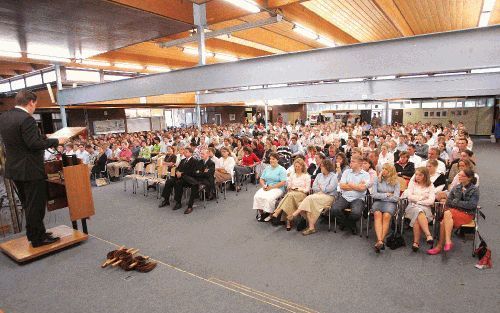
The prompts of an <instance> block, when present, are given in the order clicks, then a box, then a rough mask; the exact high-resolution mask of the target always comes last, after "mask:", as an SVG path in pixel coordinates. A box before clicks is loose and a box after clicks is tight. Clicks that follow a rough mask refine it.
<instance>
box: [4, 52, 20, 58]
mask: <svg viewBox="0 0 500 313" xmlns="http://www.w3.org/2000/svg"><path fill="white" fill-rule="evenodd" d="M0 57H7V58H21V57H22V54H21V52H10V51H0Z"/></svg>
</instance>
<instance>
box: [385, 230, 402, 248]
mask: <svg viewBox="0 0 500 313" xmlns="http://www.w3.org/2000/svg"><path fill="white" fill-rule="evenodd" d="M385 243H386V245H387V246H388V247H389V248H391V250H396V249H397V248H400V247H404V246H406V243H405V240H404V238H403V237H402V236H401V234H400V233H399V232H392V233H391V234H390V235H389V236H388V237H387V239H386V240H385Z"/></svg>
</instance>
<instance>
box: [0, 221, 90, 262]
mask: <svg viewBox="0 0 500 313" xmlns="http://www.w3.org/2000/svg"><path fill="white" fill-rule="evenodd" d="M47 231H49V232H52V234H53V235H54V236H58V237H60V238H61V239H60V240H59V241H57V242H55V243H53V244H51V245H46V246H41V247H38V248H33V247H32V246H31V244H30V242H29V241H28V239H27V238H26V236H23V237H20V238H17V239H13V240H9V241H6V242H3V243H0V250H2V251H3V252H4V253H5V254H7V255H8V256H10V257H11V258H12V259H14V260H15V261H16V262H19V263H22V262H26V261H29V260H32V259H34V258H37V257H40V256H42V255H45V254H48V253H51V252H54V251H57V250H60V249H62V248H65V247H68V246H71V245H74V244H77V243H79V242H82V241H85V240H87V239H88V237H89V236H88V235H87V234H85V233H82V232H80V231H78V230H74V229H73V228H71V227H68V226H66V225H60V226H57V227H54V228H51V229H48V230H47Z"/></svg>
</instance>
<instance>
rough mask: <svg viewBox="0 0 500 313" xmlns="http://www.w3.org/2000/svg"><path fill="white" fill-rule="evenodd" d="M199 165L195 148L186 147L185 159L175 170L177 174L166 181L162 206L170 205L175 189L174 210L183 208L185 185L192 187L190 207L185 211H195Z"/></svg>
mask: <svg viewBox="0 0 500 313" xmlns="http://www.w3.org/2000/svg"><path fill="white" fill-rule="evenodd" d="M198 167H199V161H198V160H196V159H195V158H194V157H193V149H191V148H190V147H187V148H185V149H184V159H182V160H181V162H180V163H179V166H178V167H177V168H176V170H175V176H174V177H171V178H170V179H169V180H167V181H166V182H165V188H164V189H163V192H162V197H163V201H162V202H161V203H160V206H159V207H160V208H161V207H164V206H166V205H170V201H169V198H170V194H171V193H172V189H174V200H175V202H176V204H175V206H174V207H173V210H178V209H180V208H181V199H182V191H183V189H184V188H185V187H188V188H191V196H190V197H189V202H188V208H187V209H186V211H185V212H184V213H185V214H189V213H191V212H192V211H193V202H194V198H195V197H196V195H197V194H198V182H197V180H196V178H195V177H196V171H197V170H198Z"/></svg>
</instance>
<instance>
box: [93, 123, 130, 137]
mask: <svg viewBox="0 0 500 313" xmlns="http://www.w3.org/2000/svg"><path fill="white" fill-rule="evenodd" d="M124 132H125V120H104V121H94V134H95V135H103V134H112V133H124Z"/></svg>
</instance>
